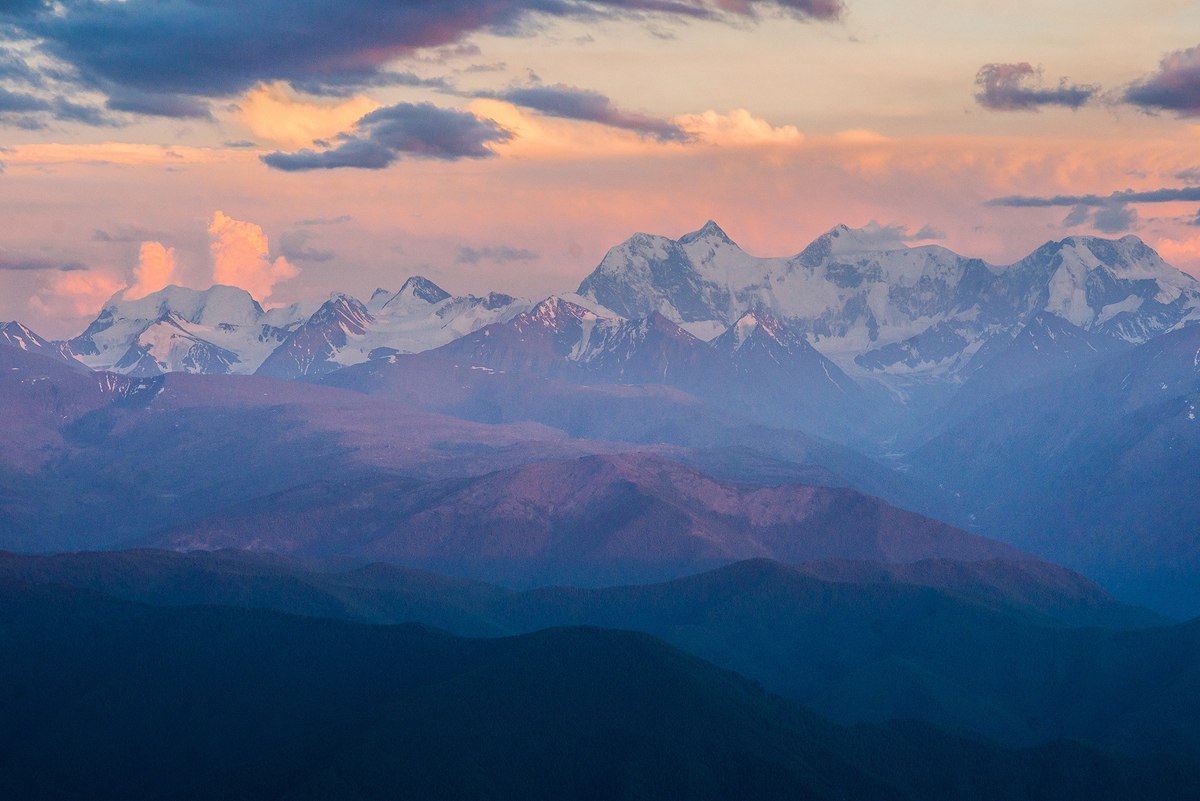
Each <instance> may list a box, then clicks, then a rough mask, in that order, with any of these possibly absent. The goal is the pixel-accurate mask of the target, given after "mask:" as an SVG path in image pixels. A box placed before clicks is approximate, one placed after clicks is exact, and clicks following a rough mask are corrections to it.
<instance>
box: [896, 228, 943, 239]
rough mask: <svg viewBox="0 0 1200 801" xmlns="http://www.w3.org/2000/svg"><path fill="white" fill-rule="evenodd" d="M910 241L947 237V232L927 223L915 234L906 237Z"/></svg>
mask: <svg viewBox="0 0 1200 801" xmlns="http://www.w3.org/2000/svg"><path fill="white" fill-rule="evenodd" d="M906 238H907V239H908V241H910V242H924V241H926V240H931V239H945V238H946V232H945V231H941V230H939V229H937V228H934V227H933V226H932V225H925V226H923V227H922V228H921V230H919V231H917V232H916V233H915V234H911V235H908V236H907V237H906Z"/></svg>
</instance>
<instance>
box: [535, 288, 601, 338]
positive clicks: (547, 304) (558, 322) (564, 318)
mask: <svg viewBox="0 0 1200 801" xmlns="http://www.w3.org/2000/svg"><path fill="white" fill-rule="evenodd" d="M522 317H524V318H525V320H526V321H527V322H529V323H532V324H535V325H538V326H540V327H542V328H545V329H547V330H550V331H562V330H564V328H565V326H568V325H571V324H574V323H583V322H588V323H594V322H595V321H596V320H598V319H600V317H599V315H597V314H596V313H595V312H594V311H592V310H591V309H585V308H584V307H583V306H579V305H577V304H574V303H571V302H570V301H566V300H563V299H562V298H560V297H558V296H557V295H551V296H550V297H548V298H546V299H545V300H543V301H541V302H540V303H538V304H537V305H536V306H534V307H533V309H532V310H530V311H529V312H528V313H527V314H524V315H522Z"/></svg>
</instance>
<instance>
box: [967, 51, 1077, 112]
mask: <svg viewBox="0 0 1200 801" xmlns="http://www.w3.org/2000/svg"><path fill="white" fill-rule="evenodd" d="M1041 78H1042V70H1041V68H1040V67H1038V68H1035V67H1033V66H1032V65H1030V64H1028V63H1025V62H1022V63H1020V64H984V65H983V66H982V67H980V68H979V72H978V73H976V74H975V85H976V86H977V87H979V91H977V92H976V93H975V99H976V100H977V101H979V105H981V106H983V107H984V108H989V109H992V110H993V111H1037V110H1038V109H1039V108H1041V107H1042V106H1065V107H1066V108H1071V109H1077V108H1079V107H1080V106H1082V105H1084V104H1085V103H1087V102H1088V101H1089V100H1091V99H1092V97H1093V96H1094V95H1095V94H1096V93H1097V92H1098V91H1099V87H1097V86H1092V85H1086V84H1075V85H1068V84H1067V79H1066V78H1063V79H1061V80H1060V81H1059V82H1058V86H1056V87H1053V88H1050V89H1047V88H1044V87H1042V86H1041V85H1040V84H1041Z"/></svg>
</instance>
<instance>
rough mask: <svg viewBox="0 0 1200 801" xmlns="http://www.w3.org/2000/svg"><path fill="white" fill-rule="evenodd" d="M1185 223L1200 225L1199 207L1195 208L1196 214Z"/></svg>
mask: <svg viewBox="0 0 1200 801" xmlns="http://www.w3.org/2000/svg"><path fill="white" fill-rule="evenodd" d="M1186 224H1187V225H1195V226H1197V227H1200V209H1197V210H1196V216H1195V217H1192V218H1191V219H1189V220H1187V222H1186Z"/></svg>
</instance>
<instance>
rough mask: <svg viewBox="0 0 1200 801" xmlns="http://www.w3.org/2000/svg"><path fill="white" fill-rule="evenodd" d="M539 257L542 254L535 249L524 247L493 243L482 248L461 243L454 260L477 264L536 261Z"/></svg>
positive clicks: (461, 262) (460, 262) (459, 262)
mask: <svg viewBox="0 0 1200 801" xmlns="http://www.w3.org/2000/svg"><path fill="white" fill-rule="evenodd" d="M541 257H542V254H540V253H537V252H536V251H532V250H527V249H526V248H514V247H509V246H508V245H494V246H487V247H482V248H473V247H468V246H466V245H463V246H462V247H460V248H459V249H458V256H457V258H455V259H454V261H455V262H456V263H458V264H479V262H481V261H492V262H496V263H498V264H507V263H509V262H514V261H537V260H538V259H540V258H541Z"/></svg>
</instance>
